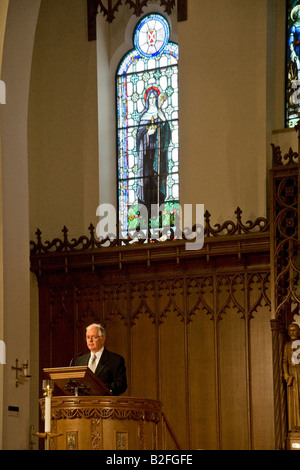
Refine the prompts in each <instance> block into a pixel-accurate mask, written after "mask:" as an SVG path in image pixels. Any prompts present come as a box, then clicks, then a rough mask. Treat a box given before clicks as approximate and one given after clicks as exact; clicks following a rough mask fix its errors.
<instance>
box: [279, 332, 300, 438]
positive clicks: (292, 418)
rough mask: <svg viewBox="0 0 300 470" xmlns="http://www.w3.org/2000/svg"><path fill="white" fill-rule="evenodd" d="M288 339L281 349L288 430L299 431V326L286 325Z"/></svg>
mask: <svg viewBox="0 0 300 470" xmlns="http://www.w3.org/2000/svg"><path fill="white" fill-rule="evenodd" d="M288 335H289V338H290V341H288V342H287V343H286V344H285V346H284V351H283V363H282V367H283V377H284V380H285V381H286V384H287V414H288V432H300V350H299V349H298V348H299V347H300V327H299V325H298V324H297V323H290V324H289V326H288Z"/></svg>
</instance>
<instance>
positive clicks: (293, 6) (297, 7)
mask: <svg viewBox="0 0 300 470" xmlns="http://www.w3.org/2000/svg"><path fill="white" fill-rule="evenodd" d="M286 30H287V41H286V43H287V51H286V117H285V120H286V127H294V126H295V125H296V124H297V122H298V121H299V118H300V2H299V0H288V1H287V28H286Z"/></svg>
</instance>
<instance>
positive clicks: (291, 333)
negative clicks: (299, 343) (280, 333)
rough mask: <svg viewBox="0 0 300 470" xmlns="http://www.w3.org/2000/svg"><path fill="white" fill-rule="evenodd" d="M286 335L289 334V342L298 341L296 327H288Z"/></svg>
mask: <svg viewBox="0 0 300 470" xmlns="http://www.w3.org/2000/svg"><path fill="white" fill-rule="evenodd" d="M288 334H289V337H290V338H291V340H295V339H298V336H299V329H298V328H297V326H294V325H290V326H289V327H288Z"/></svg>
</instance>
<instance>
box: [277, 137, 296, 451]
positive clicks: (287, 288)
mask: <svg viewBox="0 0 300 470" xmlns="http://www.w3.org/2000/svg"><path fill="white" fill-rule="evenodd" d="M296 130H298V128H296ZM272 148H273V168H272V170H271V171H270V188H271V196H270V201H271V214H270V227H271V230H270V234H271V279H272V282H271V285H272V320H271V326H272V338H273V364H274V366H273V367H274V414H275V447H276V448H277V449H284V448H285V441H286V437H287V406H286V384H285V382H284V380H283V374H282V355H283V347H284V344H285V342H286V341H287V340H288V336H287V327H288V325H289V323H291V322H294V321H298V323H299V324H300V322H299V320H300V317H299V315H298V311H299V303H300V297H299V274H300V270H299V266H300V265H299V259H298V244H299V241H298V236H299V230H298V223H299V217H298V211H299V207H298V191H299V188H298V172H299V167H298V153H297V152H294V151H293V150H292V149H291V148H290V150H289V152H288V153H287V154H285V155H282V153H281V149H280V147H278V146H277V147H276V146H275V145H272ZM295 314H297V316H298V319H297V318H295Z"/></svg>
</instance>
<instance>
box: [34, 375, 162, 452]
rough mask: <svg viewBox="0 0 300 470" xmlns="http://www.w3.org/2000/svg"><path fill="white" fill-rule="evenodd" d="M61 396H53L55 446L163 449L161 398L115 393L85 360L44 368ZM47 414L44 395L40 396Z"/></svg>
mask: <svg viewBox="0 0 300 470" xmlns="http://www.w3.org/2000/svg"><path fill="white" fill-rule="evenodd" d="M44 373H45V374H46V376H47V378H48V379H51V380H53V381H54V383H55V385H56V386H57V388H58V389H59V391H60V392H62V393H63V395H62V396H53V397H52V399H51V433H53V435H57V436H58V437H55V438H53V439H51V442H50V449H52V450H92V449H98V450H160V449H162V440H163V439H162V412H161V403H160V402H159V401H157V400H151V399H144V398H135V397H127V396H118V397H116V396H111V395H110V391H109V389H108V388H107V387H106V386H105V385H104V384H103V382H102V381H101V380H100V379H99V378H98V377H97V376H96V375H95V374H94V373H93V372H92V371H91V370H90V369H89V368H88V367H86V366H84V367H64V368H52V369H44ZM40 407H41V413H42V419H45V399H44V398H43V399H40Z"/></svg>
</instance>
